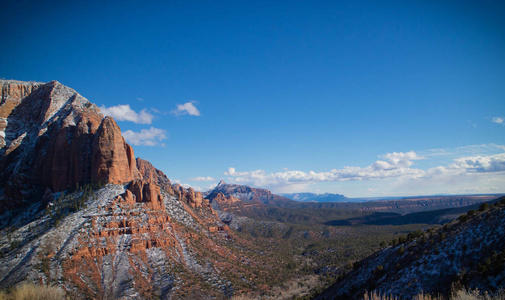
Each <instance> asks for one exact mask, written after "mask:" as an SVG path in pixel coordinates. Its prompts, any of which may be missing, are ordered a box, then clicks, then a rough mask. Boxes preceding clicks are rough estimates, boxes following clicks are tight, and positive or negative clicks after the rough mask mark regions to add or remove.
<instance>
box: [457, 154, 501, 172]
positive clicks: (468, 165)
mask: <svg viewBox="0 0 505 300" xmlns="http://www.w3.org/2000/svg"><path fill="white" fill-rule="evenodd" d="M450 167H451V168H453V169H461V168H462V169H465V170H467V171H469V172H472V171H473V172H502V171H505V153H501V154H496V155H491V156H473V157H464V158H458V159H455V160H454V164H453V165H451V166H450Z"/></svg>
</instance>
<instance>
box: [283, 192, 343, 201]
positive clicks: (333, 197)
mask: <svg viewBox="0 0 505 300" xmlns="http://www.w3.org/2000/svg"><path fill="white" fill-rule="evenodd" d="M279 195H281V196H283V197H286V198H289V199H291V200H294V201H300V202H309V201H312V202H347V201H350V199H349V198H347V197H346V196H344V195H341V194H331V193H324V194H315V193H288V194H286V193H283V194H279Z"/></svg>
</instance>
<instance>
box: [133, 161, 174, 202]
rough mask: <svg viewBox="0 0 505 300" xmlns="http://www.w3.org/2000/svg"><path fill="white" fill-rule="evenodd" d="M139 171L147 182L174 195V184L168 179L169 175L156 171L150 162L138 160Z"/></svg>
mask: <svg viewBox="0 0 505 300" xmlns="http://www.w3.org/2000/svg"><path fill="white" fill-rule="evenodd" d="M137 169H138V170H139V172H140V175H141V176H142V178H143V179H144V180H145V181H147V182H151V183H154V184H156V185H157V186H159V187H160V188H161V189H164V190H165V191H167V193H169V194H172V195H173V194H174V191H173V190H172V183H171V182H170V180H169V179H168V177H167V175H165V174H164V173H163V172H161V171H160V170H158V169H156V168H155V167H154V166H153V165H152V164H151V163H150V162H148V161H147V160H144V159H141V158H137Z"/></svg>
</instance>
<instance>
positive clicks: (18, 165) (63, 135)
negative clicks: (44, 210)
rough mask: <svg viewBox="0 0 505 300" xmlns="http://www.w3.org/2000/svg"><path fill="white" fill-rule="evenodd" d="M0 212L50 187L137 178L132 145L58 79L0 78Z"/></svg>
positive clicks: (109, 119)
mask: <svg viewBox="0 0 505 300" xmlns="http://www.w3.org/2000/svg"><path fill="white" fill-rule="evenodd" d="M0 85H1V98H0V212H2V211H4V210H5V209H10V208H14V207H17V206H19V204H22V203H24V202H27V201H33V200H39V199H40V197H39V196H38V195H41V194H42V192H44V190H45V189H46V188H47V187H49V188H50V189H51V190H52V191H53V192H55V191H61V190H64V189H66V188H67V187H71V186H75V185H76V183H79V184H85V183H90V182H111V183H123V182H128V181H131V180H133V179H139V178H140V174H139V172H138V170H137V166H136V163H135V158H134V153H133V149H132V148H131V147H130V146H129V145H128V144H126V143H125V141H124V139H123V138H122V136H121V131H120V129H119V127H118V126H117V124H116V123H115V122H114V120H113V119H111V118H103V115H102V114H101V113H100V110H99V109H98V107H97V106H96V105H94V104H92V103H91V102H89V101H88V100H87V99H85V98H84V97H82V96H81V95H79V94H78V93H77V92H76V91H74V90H73V89H71V88H68V87H66V86H64V85H62V84H60V83H59V82H56V81H52V82H49V83H45V84H44V83H35V82H21V81H12V80H1V81H0Z"/></svg>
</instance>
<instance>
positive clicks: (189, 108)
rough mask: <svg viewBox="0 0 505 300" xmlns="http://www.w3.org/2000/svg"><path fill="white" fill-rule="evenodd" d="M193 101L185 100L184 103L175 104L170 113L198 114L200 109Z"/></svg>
mask: <svg viewBox="0 0 505 300" xmlns="http://www.w3.org/2000/svg"><path fill="white" fill-rule="evenodd" d="M194 103H195V101H190V102H186V103H184V104H177V109H175V110H173V111H172V113H173V114H175V115H185V114H188V115H190V116H199V115H200V111H199V110H198V108H196V106H195V105H194Z"/></svg>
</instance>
